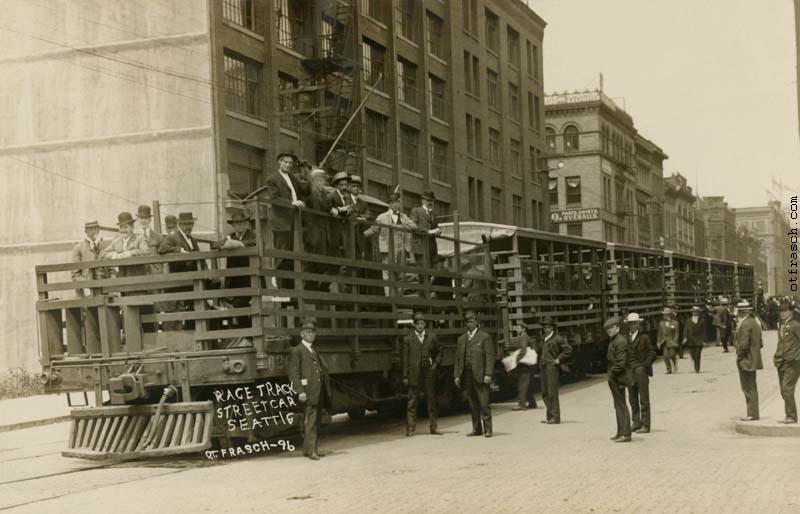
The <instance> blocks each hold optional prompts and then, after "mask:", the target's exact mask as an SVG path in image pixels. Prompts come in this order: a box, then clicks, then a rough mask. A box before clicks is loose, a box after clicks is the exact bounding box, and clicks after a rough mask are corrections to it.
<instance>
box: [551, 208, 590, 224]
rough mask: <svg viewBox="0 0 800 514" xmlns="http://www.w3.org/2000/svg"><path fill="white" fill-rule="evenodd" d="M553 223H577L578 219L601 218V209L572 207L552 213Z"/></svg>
mask: <svg viewBox="0 0 800 514" xmlns="http://www.w3.org/2000/svg"><path fill="white" fill-rule="evenodd" d="M550 219H551V220H552V221H553V223H575V222H578V221H594V220H599V219H600V210H599V209H570V210H568V211H553V212H551V213H550Z"/></svg>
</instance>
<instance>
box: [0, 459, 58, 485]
mask: <svg viewBox="0 0 800 514" xmlns="http://www.w3.org/2000/svg"><path fill="white" fill-rule="evenodd" d="M60 454H61V452H60V451H56V452H50V453H40V454H38V455H26V456H24V457H15V458H13V459H6V460H0V464H3V463H6V462H15V461H18V460H25V459H38V458H39V457H47V456H48V455H60ZM0 485H2V484H0Z"/></svg>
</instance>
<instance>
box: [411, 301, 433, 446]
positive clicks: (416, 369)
mask: <svg viewBox="0 0 800 514" xmlns="http://www.w3.org/2000/svg"><path fill="white" fill-rule="evenodd" d="M413 320H414V332H413V333H411V334H409V335H407V336H405V337H404V338H403V347H402V355H403V358H402V368H403V385H405V386H407V387H408V403H407V406H406V435H407V436H412V435H414V431H415V430H416V426H417V399H418V398H419V396H420V393H423V392H424V393H425V400H426V403H427V404H428V421H429V423H430V430H431V434H433V435H442V433H441V432H439V416H438V412H437V405H436V376H437V371H438V369H439V364H441V362H442V352H441V349H440V348H439V339H438V338H437V337H436V334H434V333H433V332H431V331H430V330H427V328H426V326H425V315H424V314H423V313H422V312H420V311H417V312H415V313H414V317H413Z"/></svg>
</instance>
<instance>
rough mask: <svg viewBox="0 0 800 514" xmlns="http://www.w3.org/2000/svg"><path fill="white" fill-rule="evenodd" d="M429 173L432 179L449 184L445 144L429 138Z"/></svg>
mask: <svg viewBox="0 0 800 514" xmlns="http://www.w3.org/2000/svg"><path fill="white" fill-rule="evenodd" d="M431 172H432V177H431V178H433V179H436V180H438V181H440V182H445V183H449V182H450V179H449V177H448V173H447V142H445V141H442V140H440V139H436V138H435V137H432V138H431Z"/></svg>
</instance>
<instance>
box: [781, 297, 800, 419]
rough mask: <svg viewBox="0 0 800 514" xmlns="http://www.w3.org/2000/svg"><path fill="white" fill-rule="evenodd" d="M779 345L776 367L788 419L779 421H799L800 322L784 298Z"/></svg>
mask: <svg viewBox="0 0 800 514" xmlns="http://www.w3.org/2000/svg"><path fill="white" fill-rule="evenodd" d="M778 314H779V316H780V324H779V326H778V347H777V349H776V350H775V367H776V368H778V383H779V384H780V387H781V396H782V397H783V403H784V405H785V407H786V419H784V420H780V421H778V423H787V424H788V423H797V404H796V403H795V400H794V390H795V387H796V386H797V379H798V377H800V323H798V322H797V321H796V320H794V319H793V318H792V304H791V303H789V302H788V301H786V300H784V301H782V302H781V305H780V307H779V308H778Z"/></svg>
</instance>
